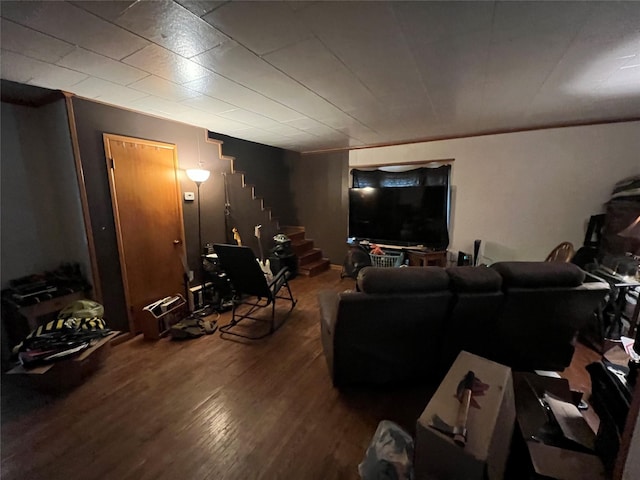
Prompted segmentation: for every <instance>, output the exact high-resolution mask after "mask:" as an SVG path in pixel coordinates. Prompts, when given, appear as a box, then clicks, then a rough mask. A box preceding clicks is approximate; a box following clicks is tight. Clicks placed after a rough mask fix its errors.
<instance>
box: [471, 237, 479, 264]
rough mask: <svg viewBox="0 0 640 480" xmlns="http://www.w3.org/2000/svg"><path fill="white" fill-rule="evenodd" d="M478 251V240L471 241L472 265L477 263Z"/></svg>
mask: <svg viewBox="0 0 640 480" xmlns="http://www.w3.org/2000/svg"><path fill="white" fill-rule="evenodd" d="M478 253H480V240H475V241H474V242H473V265H474V266H475V265H478Z"/></svg>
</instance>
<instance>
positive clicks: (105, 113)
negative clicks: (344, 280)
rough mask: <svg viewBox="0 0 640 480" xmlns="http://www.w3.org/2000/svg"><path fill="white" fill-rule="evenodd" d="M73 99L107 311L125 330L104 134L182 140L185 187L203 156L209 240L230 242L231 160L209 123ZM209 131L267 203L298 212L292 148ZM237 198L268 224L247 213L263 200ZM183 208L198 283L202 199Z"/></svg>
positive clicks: (205, 236)
mask: <svg viewBox="0 0 640 480" xmlns="http://www.w3.org/2000/svg"><path fill="white" fill-rule="evenodd" d="M73 106H74V113H75V118H76V125H77V130H78V141H79V145H80V155H81V157H82V165H83V170H84V177H85V183H86V186H87V197H88V203H89V211H90V215H91V219H92V228H93V236H94V241H95V246H96V253H97V257H98V270H99V277H100V281H101V285H102V290H103V297H104V298H103V302H104V305H105V310H106V311H107V312H109V318H110V319H113V320H112V321H111V325H112V327H113V328H121V329H125V330H126V329H128V326H127V315H126V311H125V299H124V287H123V284H122V277H121V272H120V262H119V256H118V245H117V239H116V233H115V222H114V218H113V213H112V209H111V194H110V191H109V179H108V171H107V166H106V161H105V154H104V143H103V138H102V134H103V133H112V134H117V135H125V136H130V137H136V138H142V139H146V140H154V141H159V142H165V143H173V144H175V145H177V150H178V163H179V167H180V169H181V172H180V183H181V189H182V192H186V191H189V192H197V189H196V186H195V184H194V183H193V182H192V181H191V180H189V179H188V178H187V177H186V175H185V174H184V170H186V169H187V168H194V167H196V166H197V165H198V160H202V163H203V168H206V169H209V170H211V177H210V178H209V180H207V181H206V182H204V183H203V184H202V186H201V187H200V199H201V201H202V208H201V210H202V242H203V243H209V242H210V243H216V242H221V243H224V242H225V241H227V236H226V234H225V219H224V182H223V175H222V173H223V172H226V173H230V171H231V164H230V162H229V161H227V160H220V159H219V158H218V145H217V144H212V143H207V142H206V137H207V132H206V130H205V129H203V128H200V127H194V126H190V125H186V124H183V123H178V122H172V121H168V120H164V119H160V118H156V117H151V116H148V115H144V114H139V113H135V112H131V111H129V110H122V109H120V108H117V107H111V106H108V105H104V104H101V103H96V102H92V101H90V100H85V99H80V98H74V99H73ZM210 138H215V139H218V140H223V141H224V144H223V145H222V153H223V155H229V156H234V157H236V160H235V162H236V169H238V170H244V171H245V174H246V181H247V182H248V183H255V185H256V190H257V191H256V193H257V194H260V195H262V196H263V197H264V199H265V206H274V205H275V207H279V208H278V210H280V211H283V212H284V213H285V217H286V218H288V219H290V218H292V213H291V211H292V210H293V209H292V207H291V202H290V196H289V195H288V193H287V192H288V191H289V174H288V173H287V168H289V164H288V163H286V162H285V157H286V156H287V155H289V153H288V152H286V151H285V150H281V149H277V148H273V147H268V146H265V145H260V144H257V143H253V142H247V141H244V140H240V139H237V138H233V137H228V136H225V135H219V134H215V133H211V134H210ZM234 203H235V205H234V207H236V213H237V214H238V215H239V216H240V217H243V218H244V217H249V216H251V220H252V222H253V223H258V222H259V221H260V222H261V223H265V222H262V221H261V220H260V219H261V218H262V217H261V216H260V214H257V213H256V214H255V215H254V212H251V214H249V212H247V213H246V214H243V213H242V212H243V211H244V209H245V208H247V209H250V208H251V207H257V205H258V202H248V201H243V202H234ZM238 203H240V204H241V205H243V207H242V209H238ZM182 207H183V213H184V225H185V236H186V239H185V240H186V246H187V256H188V263H189V267H190V269H192V270H193V271H194V274H195V277H196V278H195V284H197V283H199V281H200V256H199V255H200V247H199V246H198V216H197V202H184V201H183V203H182ZM287 210H288V212H287ZM274 215H275V211H274ZM254 217H256V218H254ZM293 218H295V217H293ZM281 221H282V220H281ZM245 230H250V231H247V232H244V237H247V238H250V237H252V236H253V229H252V228H251V229H249V228H248V227H247V228H245ZM272 235H273V233H272V232H270V231H265V232H264V233H263V238H270V236H272ZM265 247H266V245H265ZM256 253H257V252H256Z"/></svg>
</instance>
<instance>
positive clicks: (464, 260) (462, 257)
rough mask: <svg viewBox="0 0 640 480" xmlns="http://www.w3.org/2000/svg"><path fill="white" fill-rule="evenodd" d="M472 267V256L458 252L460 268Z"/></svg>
mask: <svg viewBox="0 0 640 480" xmlns="http://www.w3.org/2000/svg"><path fill="white" fill-rule="evenodd" d="M464 265H471V255H470V254H468V253H464V252H458V266H459V267H462V266H464Z"/></svg>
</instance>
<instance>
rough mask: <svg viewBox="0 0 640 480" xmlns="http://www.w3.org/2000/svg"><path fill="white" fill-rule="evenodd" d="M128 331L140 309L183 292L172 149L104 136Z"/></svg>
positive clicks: (181, 234)
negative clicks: (127, 317) (127, 316)
mask: <svg viewBox="0 0 640 480" xmlns="http://www.w3.org/2000/svg"><path fill="white" fill-rule="evenodd" d="M103 140H104V148H105V154H106V158H107V166H108V168H109V184H110V187H111V201H112V204H113V213H114V218H115V221H116V232H117V235H118V248H119V253H120V264H121V269H122V279H123V283H124V288H125V296H126V302H127V310H128V312H129V327H130V329H131V331H132V332H133V333H138V332H140V330H141V325H142V323H141V322H142V321H144V318H148V317H145V315H149V314H148V313H147V312H143V310H142V308H143V307H144V306H145V305H148V304H149V303H151V302H153V301H155V300H158V299H160V298H163V297H166V296H169V295H174V294H176V293H183V292H184V268H183V259H185V258H186V257H185V247H184V241H183V239H184V224H183V220H182V202H181V199H180V186H179V183H178V175H177V173H178V170H177V166H178V165H177V150H176V146H175V145H171V144H167V143H159V142H151V141H147V140H140V139H137V138H130V137H122V136H119V135H110V134H104V135H103Z"/></svg>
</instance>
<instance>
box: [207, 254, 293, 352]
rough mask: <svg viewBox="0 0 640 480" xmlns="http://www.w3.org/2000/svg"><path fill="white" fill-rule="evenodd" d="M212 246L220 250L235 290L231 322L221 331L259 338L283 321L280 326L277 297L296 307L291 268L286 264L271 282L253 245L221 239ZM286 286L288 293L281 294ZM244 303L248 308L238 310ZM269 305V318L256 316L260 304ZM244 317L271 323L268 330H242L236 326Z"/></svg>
mask: <svg viewBox="0 0 640 480" xmlns="http://www.w3.org/2000/svg"><path fill="white" fill-rule="evenodd" d="M213 248H214V250H215V252H216V253H217V254H218V260H219V261H220V265H221V266H222V269H223V270H224V271H225V273H226V274H227V276H228V277H229V280H230V281H231V287H232V290H233V308H232V315H231V322H230V323H229V324H228V325H225V326H223V327H220V332H221V333H220V335H221V336H222V335H224V334H228V335H235V336H238V337H243V338H248V339H250V340H258V339H261V338H264V337H266V336H268V335H271V334H272V333H273V332H274V331H275V330H276V329H277V328H279V327H280V326H281V325H282V324H280V325H278V327H276V325H275V309H276V300H277V299H283V300H287V301H289V302H291V308H290V309H289V312H290V311H291V310H293V307H295V305H296V300H295V299H294V298H293V294H292V293H291V288H289V282H288V279H289V277H290V275H291V272H290V271H289V269H288V268H287V267H284V268H282V269H281V270H280V271H279V272H278V273H276V274H275V275H274V276H273V279H272V280H271V281H270V282H268V281H267V278H266V277H265V274H264V272H263V271H262V269H261V268H260V265H259V264H258V261H257V260H256V256H255V255H254V253H253V250H251V248H249V247H246V246H238V245H226V244H220V243H216V244H215V245H214V246H213ZM283 287H285V289H286V293H287V295H279V292H280V290H281V289H282V288H283ZM243 305H246V306H247V307H248V309H247V310H246V311H243V312H242V313H239V312H238V309H239V308H240V307H242V306H243ZM269 305H271V318H270V319H268V320H267V319H265V318H260V317H256V316H253V315H254V313H255V312H256V311H258V310H259V309H261V308H266V307H268V306H269ZM245 319H249V320H254V321H258V322H267V323H268V324H269V330H268V331H267V332H266V333H264V334H262V335H257V336H253V335H248V334H244V333H239V332H238V329H237V328H236V327H237V326H238V324H239V323H240V322H241V321H242V320H245ZM242 328H243V327H241V329H242ZM234 330H235V331H234Z"/></svg>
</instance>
